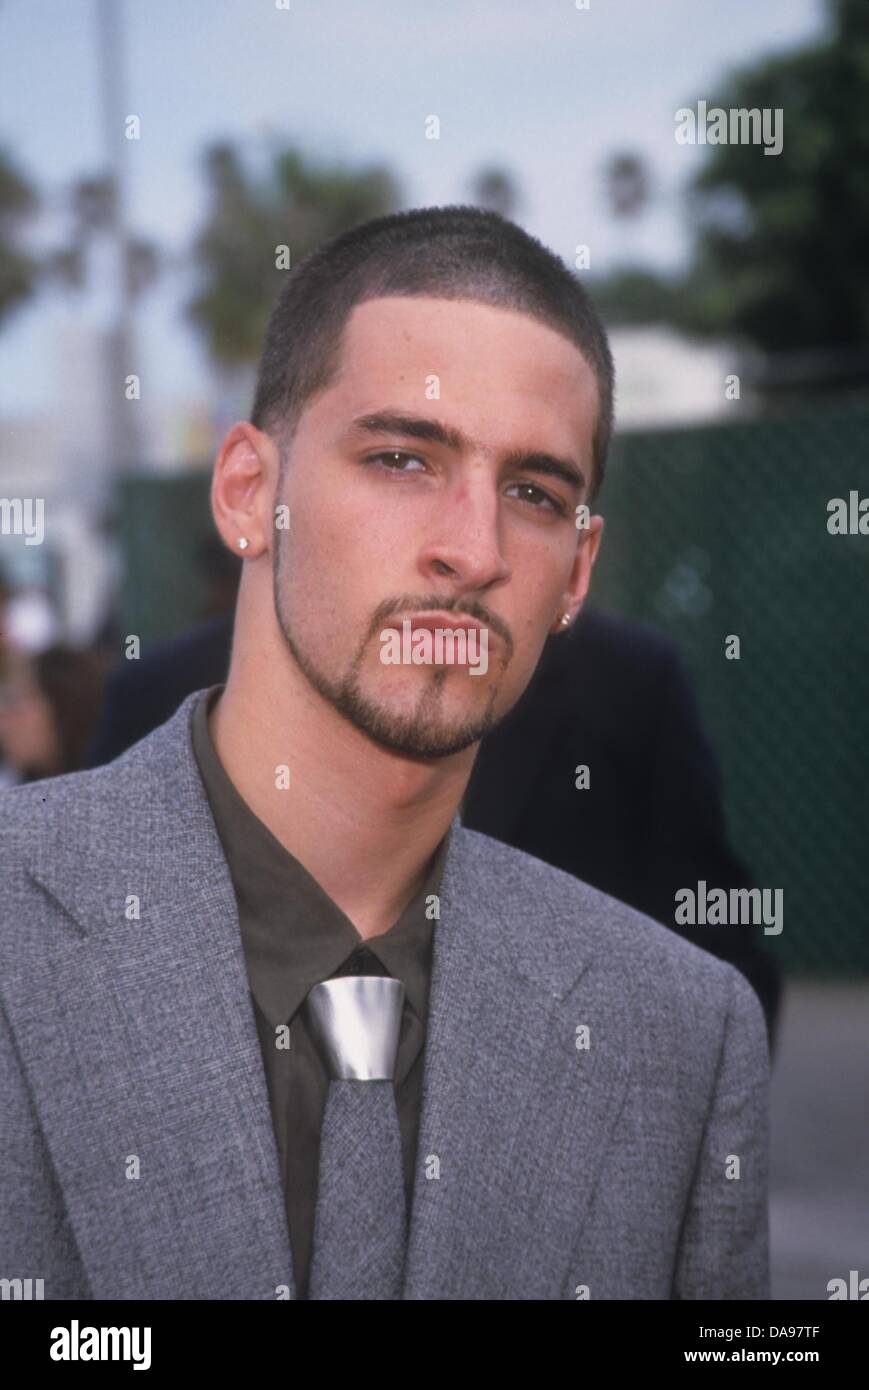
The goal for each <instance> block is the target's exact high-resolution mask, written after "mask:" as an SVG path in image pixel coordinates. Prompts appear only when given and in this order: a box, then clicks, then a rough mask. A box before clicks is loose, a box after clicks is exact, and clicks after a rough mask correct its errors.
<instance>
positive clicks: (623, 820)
mask: <svg viewBox="0 0 869 1390" xmlns="http://www.w3.org/2000/svg"><path fill="white" fill-rule="evenodd" d="M231 638H232V615H231V613H227V614H225V615H224V616H222V617H218V618H214V619H212V620H211V621H210V622H207V623H203V624H201V625H200V626H198V627H196V628H194V629H193V630H191V631H190V632H187V633H184V634H182V635H181V636H179V637H176V638H173V639H171V640H169V641H167V642H163V643H160V644H159V645H158V646H157V647H155V649H154V651H153V652H151V653H150V654H148V655H146V656H145V657H143V658H142V659H141V660H139V661H124V662H122V663H121V664H120V666H119V667H118V668H117V669H116V670H115V671H114V672H112V674H111V676H110V677H109V680H108V683H107V688H106V696H105V700H104V703H103V709H102V713H101V718H100V722H99V726H98V729H97V732H96V736H95V738H94V741H93V743H92V745H91V747H90V749H89V751H88V757H87V766H88V767H98V766H100V765H101V764H103V763H107V762H110V761H111V760H112V759H113V758H116V757H118V755H119V754H121V753H123V752H124V751H125V749H127V748H129V747H130V746H131V745H132V744H134V743H137V742H138V740H139V739H141V738H144V737H145V735H146V734H148V733H150V732H151V731H152V729H155V728H157V727H158V725H160V724H163V723H164V722H165V721H166V720H167V719H168V718H169V717H170V716H171V715H172V714H174V713H175V710H176V709H177V708H178V706H179V705H180V703H181V701H182V700H183V699H184V698H185V696H187V695H189V694H190V693H191V692H192V691H194V690H198V689H200V688H201V687H203V686H211V685H218V684H222V683H223V682H224V681H225V680H226V676H227V672H228V670H229V657H230V643H231ZM580 764H584V765H586V766H587V767H588V768H589V771H590V786H589V787H588V789H586V790H577V788H576V786H575V771H574V770H575V768H576V767H577V766H578V765H580ZM462 821H463V824H465V825H467V826H468V828H469V829H471V830H479V831H482V833H483V834H485V835H490V836H492V838H493V839H497V840H502V841H503V842H505V843H506V844H510V845H513V846H515V848H517V849H522V850H525V851H526V853H528V854H532V855H534V856H535V857H536V858H538V859H543V860H545V861H546V862H547V863H549V864H553V865H555V867H556V868H560V869H564V870H566V872H568V873H571V874H574V875H575V876H576V877H577V878H581V879H583V880H584V881H585V882H586V883H591V884H593V885H594V887H595V888H600V889H601V890H602V891H603V892H606V893H609V894H610V895H611V896H612V897H615V898H619V899H620V900H621V901H622V902H626V903H628V904H629V905H630V906H631V907H635V908H637V909H638V910H639V911H640V912H645V913H646V914H647V915H648V916H650V917H654V918H655V919H656V920H657V921H659V922H663V924H664V925H665V926H668V927H670V928H671V929H672V930H673V931H676V932H678V934H679V935H680V936H684V937H686V938H687V939H688V940H690V941H693V942H694V944H695V945H697V946H701V947H703V948H704V949H705V950H708V951H711V952H712V953H713V954H714V955H717V956H718V957H719V958H720V959H722V960H727V961H729V962H730V963H731V964H732V965H735V966H736V968H737V969H738V970H740V971H741V972H742V974H743V975H744V976H745V977H746V979H747V980H748V981H749V983H750V984H751V985H752V986H753V988H754V990H755V992H756V993H757V995H758V997H759V999H760V1002H761V1004H762V1005H763V1010H764V1014H765V1016H766V1023H767V1031H768V1034H769V1039H770V1046H771V1048H773V1047H774V1041H775V1028H776V1021H777V1017H778V1010H779V1004H780V997H781V978H780V972H779V969H778V966H777V964H776V962H775V961H774V960H773V958H772V957H771V956H770V955H769V954H768V953H767V952H766V951H765V950H764V949H763V946H762V944H761V939H760V938H759V935H758V934H759V932H760V930H761V929H760V928H756V927H751V926H744V925H740V924H738V923H736V924H730V925H727V926H718V927H705V928H702V927H701V928H693V929H692V928H691V927H686V926H682V925H679V926H676V925H675V923H674V920H673V919H674V910H675V908H674V895H675V893H676V890H677V889H678V888H682V887H684V886H686V885H689V884H692V883H696V882H697V881H698V880H699V879H705V881H706V882H707V883H709V884H710V885H714V886H715V887H716V888H719V887H720V888H725V889H729V888H736V887H743V886H744V887H751V886H752V883H751V877H750V875H749V874H748V872H747V870H746V868H745V866H744V865H743V864H742V863H741V862H740V861H739V860H738V859H737V857H736V856H735V854H734V853H733V851H732V849H731V848H730V845H729V843H728V838H727V831H726V826H725V822H724V814H723V809H722V804H721V779H720V773H719V769H718V764H717V761H716V757H715V754H714V751H713V749H712V745H711V743H710V741H709V739H708V737H707V735H706V733H705V730H704V728H703V722H702V718H701V715H700V711H699V708H698V706H697V702H696V699H695V697H694V694H693V691H692V688H691V684H690V681H689V679H688V676H687V674H686V672H685V670H684V668H683V666H682V663H681V660H680V657H679V653H678V649H677V647H676V645H675V643H673V642H672V641H671V640H670V639H669V638H667V637H665V636H663V634H661V633H659V632H656V631H655V630H654V629H652V628H649V627H645V626H643V625H641V624H639V623H634V622H630V621H628V620H627V619H625V618H619V617H615V616H613V615H611V614H607V613H603V612H600V611H599V610H597V609H594V608H585V609H583V610H582V611H581V612H580V613H579V615H578V617H577V618H576V620H575V623H574V628H573V631H572V633H570V634H569V635H568V636H564V635H562V634H558V635H557V636H554V637H550V638H549V639H548V640H547V643H546V645H545V646H544V649H543V654H542V656H541V658H540V663H539V665H538V668H537V671H536V673H535V675H534V677H533V678H532V681H531V683H530V685H529V687H528V689H527V690H526V691H525V694H524V695H523V697H522V699H521V700H520V701H519V703H518V704H517V705H516V706H515V708H514V709H513V710H511V712H510V714H509V715H508V716H507V718H506V719H505V720H504V721H503V723H502V724H501V725H499V727H498V728H496V729H495V730H493V731H492V733H490V734H489V735H487V737H486V738H485V739H483V740H482V743H481V745H480V752H479V753H478V755H477V760H476V763H475V765H474V769H473V771H472V773H471V778H470V781H469V784H468V789H467V791H466V793H465V798H464V801H463V803H462Z"/></svg>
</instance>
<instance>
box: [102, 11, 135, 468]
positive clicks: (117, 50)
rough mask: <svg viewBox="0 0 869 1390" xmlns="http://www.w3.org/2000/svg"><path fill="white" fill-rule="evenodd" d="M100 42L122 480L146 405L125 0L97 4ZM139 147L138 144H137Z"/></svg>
mask: <svg viewBox="0 0 869 1390" xmlns="http://www.w3.org/2000/svg"><path fill="white" fill-rule="evenodd" d="M96 5H97V29H98V43H99V62H98V67H99V87H100V99H101V104H102V113H103V132H104V137H105V148H106V160H107V166H108V171H109V175H110V177H111V182H112V188H113V196H112V197H111V199H110V206H109V210H108V216H107V225H106V239H107V242H108V250H109V255H108V258H107V259H108V266H109V276H110V281H111V283H110V285H109V286H108V287H107V288H108V290H109V294H108V301H109V315H108V323H107V324H106V326H105V329H104V338H103V354H102V360H103V380H104V400H105V409H106V438H107V440H108V450H109V458H108V460H107V463H108V474H109V477H110V478H111V477H112V476H114V477H117V476H118V475H120V474H122V473H124V472H129V471H132V470H133V469H135V468H136V467H138V466H139V465H140V464H141V461H142V449H141V431H140V428H139V417H138V411H139V410H140V408H141V403H140V402H139V401H138V400H128V399H127V397H126V393H125V379H126V378H127V376H129V375H130V374H131V373H135V374H137V375H138V363H137V360H136V355H135V343H134V333H133V290H132V286H131V283H130V275H129V252H128V243H129V234H128V231H127V226H126V183H127V159H128V157H129V149H130V141H129V140H128V139H127V138H126V134H125V119H126V117H127V115H128V114H129V113H128V112H127V111H126V109H125V106H124V68H123V60H124V52H123V13H124V12H123V0H96ZM134 148H135V146H134Z"/></svg>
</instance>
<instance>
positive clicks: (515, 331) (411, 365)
mask: <svg viewBox="0 0 869 1390" xmlns="http://www.w3.org/2000/svg"><path fill="white" fill-rule="evenodd" d="M432 378H437V388H438V391H437V396H436V397H435V398H434V399H432V392H431V391H430V390H429V387H430V385H431V380H432ZM327 395H328V396H329V397H331V400H330V402H329V405H330V408H331V411H332V413H333V418H334V416H335V415H339V416H340V417H342V418H343V419H346V418H348V417H351V416H353V415H355V414H357V413H358V414H361V413H363V412H365V411H366V410H372V409H378V408H381V407H383V406H384V405H385V404H389V405H392V406H396V405H407V406H411V405H413V406H416V407H418V406H419V405H420V404H421V403H430V404H431V405H432V406H436V407H440V411H441V412H442V413H443V414H444V416H445V417H447V416H452V414H453V412H454V411H455V410H461V411H462V412H463V414H464V417H465V423H466V424H467V426H468V429H469V432H473V431H474V428H475V426H474V423H473V422H474V421H475V420H476V422H477V424H478V426H479V427H480V428H485V430H486V431H487V433H488V432H489V431H491V429H492V425H493V421H497V422H498V423H499V425H500V426H502V427H503V429H504V430H505V431H507V432H510V433H511V434H514V435H515V432H516V429H517V428H518V427H519V426H520V425H523V426H524V428H525V432H526V433H527V431H528V430H532V431H539V430H541V429H545V430H546V431H547V432H548V438H549V440H550V442H553V439H554V440H556V441H560V442H561V444H562V445H563V447H568V445H571V444H572V446H573V447H574V448H575V447H576V444H577V441H578V440H579V441H580V442H585V443H587V444H588V446H589V448H590V441H591V436H592V434H593V430H594V423H595V418H596V413H597V406H598V393H597V382H596V378H595V374H594V370H593V369H592V367H591V366H590V365H589V363H588V362H587V361H586V359H585V358H584V357H583V355H582V353H581V352H580V351H579V349H578V348H577V347H576V346H575V345H574V343H572V342H571V341H570V340H569V339H568V338H566V337H564V336H563V335H562V334H561V333H558V332H556V331H555V330H554V329H552V328H550V327H549V326H548V325H547V324H544V323H541V322H540V321H539V320H538V319H535V318H532V317H531V316H530V315H528V314H524V313H520V312H517V311H516V310H513V309H503V308H499V307H495V306H493V305H489V304H480V303H478V302H477V301H476V300H467V299H458V300H452V299H439V298H435V297H423V296H419V297H415V296H394V297H384V298H380V299H371V300H366V301H365V302H364V303H362V304H357V305H355V306H354V308H353V310H352V312H351V314H350V316H349V318H348V321H347V324H346V326H345V330H344V335H343V339H342V352H341V371H340V375H339V377H338V379H337V380H336V382H335V384H334V387H333V388H332V390H330V391H329V392H327ZM325 404H326V402H325V401H324V405H325ZM436 413H440V412H436ZM537 442H538V443H539V442H540V441H539V440H538V441H537Z"/></svg>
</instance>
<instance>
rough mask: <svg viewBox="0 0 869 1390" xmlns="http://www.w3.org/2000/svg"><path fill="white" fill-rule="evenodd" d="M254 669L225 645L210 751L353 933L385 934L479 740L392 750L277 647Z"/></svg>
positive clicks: (426, 862) (415, 880)
mask: <svg viewBox="0 0 869 1390" xmlns="http://www.w3.org/2000/svg"><path fill="white" fill-rule="evenodd" d="M256 666H257V669H254V667H253V665H252V664H251V663H248V662H246V661H245V660H244V659H243V656H242V653H241V652H240V650H239V646H238V643H237V642H236V643H235V644H234V647H233V662H232V668H231V670H230V674H229V679H228V681H227V684H226V688H225V690H224V692H223V694H222V696H221V697H220V699H219V700H218V701H217V704H216V706H215V707H214V709H213V710H212V713H211V715H210V717H209V729H210V732H211V737H212V740H213V742H214V746H215V749H216V752H217V755H218V757H219V758H220V761H221V763H222V764H223V767H224V769H225V771H226V773H227V775H228V777H229V778H230V780H231V781H232V783H233V785H234V786H235V788H236V790H237V791H238V793H239V795H240V796H241V797H242V799H243V800H244V801H245V802H246V803H247V805H248V806H249V807H250V809H251V810H252V811H253V812H254V814H255V815H256V816H258V817H259V819H260V820H261V821H262V822H263V823H264V824H265V825H266V826H267V827H268V829H269V830H270V831H271V833H272V834H273V835H274V836H275V838H276V839H277V840H278V841H279V842H280V844H282V845H283V846H284V848H285V849H287V850H289V852H290V853H291V854H292V855H294V856H295V858H296V859H298V860H299V862H300V863H301V864H303V865H304V867H305V868H306V869H307V870H308V872H309V873H310V874H312V875H313V877H314V878H315V879H316V880H317V882H318V883H319V884H320V886H321V887H322V888H323V889H324V891H325V892H326V893H328V895H329V897H330V898H332V900H333V901H334V902H335V903H336V904H337V906H338V907H340V909H341V911H342V912H344V913H345V914H346V915H347V916H348V917H349V918H350V920H351V921H352V922H353V923H354V925H355V926H356V929H357V931H358V932H359V933H360V935H361V936H362V937H363V938H364V939H368V938H369V937H372V936H377V935H379V934H380V933H382V932H384V931H388V930H389V928H390V927H391V926H392V925H393V923H394V922H396V921H397V920H398V918H399V917H400V915H401V913H402V911H403V910H404V908H405V907H406V906H407V903H408V902H409V901H410V899H411V898H412V897H413V895H414V894H415V893H416V892H417V891H418V890H419V888H420V887H421V885H422V883H423V882H424V880H425V877H426V874H427V872H428V870H429V866H430V863H431V859H432V856H433V855H434V853H435V851H436V849H437V847H438V845H439V844H440V842H441V840H442V839H443V837H444V835H445V834H446V832H447V830H448V829H449V826H450V822H451V821H452V819H453V816H454V815H455V813H456V811H457V810H458V806H459V803H460V801H461V798H462V795H463V794H464V790H465V787H466V785H467V782H468V778H469V777H470V775H471V769H472V767H473V763H474V758H475V757H476V752H477V749H478V747H479V744H473V745H471V747H470V748H467V749H464V750H463V751H462V752H461V753H458V754H455V755H453V756H451V757H446V758H440V759H431V760H417V759H411V758H407V757H403V756H402V755H401V754H398V753H394V752H391V751H390V750H388V749H384V748H382V747H380V745H378V744H376V743H374V742H373V741H372V740H371V739H370V738H369V737H368V736H367V735H366V734H364V733H363V732H362V731H360V730H359V729H357V728H356V727H355V726H354V725H352V724H351V723H350V722H349V721H348V720H347V719H345V718H344V717H343V716H342V715H340V714H339V713H338V712H337V710H335V709H334V707H333V706H332V705H331V704H329V703H328V702H327V701H326V700H324V699H323V697H322V696H321V695H319V694H318V692H317V691H316V690H314V689H313V687H311V685H310V684H309V683H308V681H307V680H306V678H305V677H304V676H303V675H302V673H301V672H300V671H299V669H298V667H297V666H296V664H295V661H294V660H293V658H292V656H291V655H290V654H289V653H288V652H286V653H285V654H282V656H281V658H280V659H278V660H276V661H268V662H265V663H264V662H263V661H262V658H261V657H260V659H259V661H258V662H257V663H256ZM281 768H287V769H289V785H288V786H286V782H287V778H286V775H284V777H283V779H280V778H279V769H281ZM282 782H283V785H282Z"/></svg>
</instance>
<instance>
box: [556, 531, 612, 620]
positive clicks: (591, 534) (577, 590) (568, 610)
mask: <svg viewBox="0 0 869 1390" xmlns="http://www.w3.org/2000/svg"><path fill="white" fill-rule="evenodd" d="M602 535H603V517H602V516H592V517H590V518H589V523H588V525H587V526H583V527H581V528H580V530H579V538H578V541H577V546H576V555H575V556H574V560H573V568H572V569H571V571H570V580H569V583H568V585H567V588H566V589H565V590H564V592H563V594H562V596H561V600H560V602H559V605H558V612H557V614H556V616H555V621H554V623H553V626H552V627H551V628H550V632H567V631H568V629H569V627H570V623H571V622H573V619H574V618H575V617H576V615H577V613H578V612H579V610H580V608H581V607H582V605H583V603H584V602H585V596H586V594H587V593H588V586H589V584H590V582H591V571H592V569H593V567H594V562H595V560H596V559H597V552H598V550H599V548H600V542H601V537H602ZM565 614H569V615H570V622H568V623H565V622H563V621H562V619H563V616H564V615H565Z"/></svg>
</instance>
